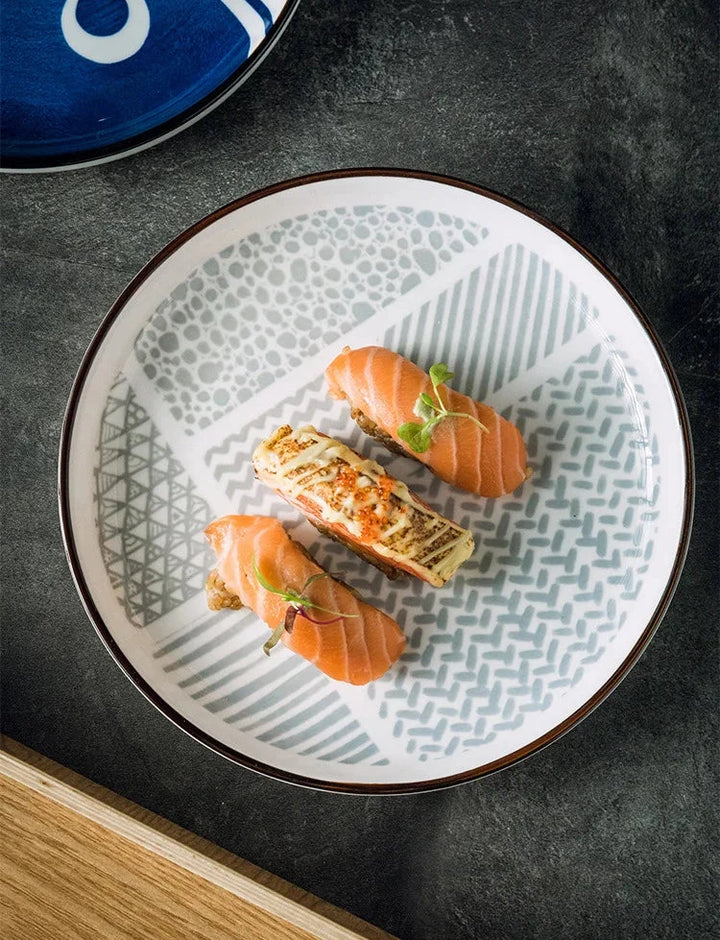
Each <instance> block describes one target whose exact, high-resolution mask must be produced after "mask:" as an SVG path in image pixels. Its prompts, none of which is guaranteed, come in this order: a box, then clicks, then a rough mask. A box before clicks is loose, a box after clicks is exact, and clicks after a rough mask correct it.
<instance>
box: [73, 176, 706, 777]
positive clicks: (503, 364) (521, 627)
mask: <svg viewBox="0 0 720 940" xmlns="http://www.w3.org/2000/svg"><path fill="white" fill-rule="evenodd" d="M369 344H377V345H383V346H387V347H389V348H391V349H394V350H396V351H398V352H400V353H402V354H403V355H406V356H408V357H409V358H411V359H413V360H414V361H416V362H418V363H419V364H420V365H422V366H423V367H424V368H428V367H429V366H430V365H432V363H434V362H438V361H443V362H447V363H449V364H450V367H451V369H452V370H453V371H454V372H455V373H456V377H455V379H454V380H453V386H454V387H455V388H458V389H460V390H462V391H463V392H465V393H467V394H469V395H472V396H473V397H476V398H480V399H483V400H485V401H487V402H489V403H490V404H493V405H494V406H495V407H496V408H497V409H499V410H500V411H501V412H502V413H503V414H504V415H506V416H507V417H509V418H510V419H511V420H512V421H514V422H516V423H517V424H518V426H519V427H520V429H521V431H522V433H523V436H524V438H525V441H526V443H527V447H528V455H529V462H530V464H531V466H532V467H533V468H534V475H533V477H532V479H531V480H530V481H529V482H527V483H525V484H524V485H523V487H522V488H521V489H520V490H518V491H517V492H516V493H514V494H512V495H511V496H507V497H505V498H503V499H498V500H487V499H480V498H477V497H475V496H471V495H469V494H467V493H463V492H461V491H459V490H456V489H453V488H452V487H450V486H448V485H447V484H444V483H441V482H440V481H439V480H437V479H436V478H434V477H433V476H432V475H431V474H430V473H429V471H428V470H427V469H425V468H424V467H422V466H421V465H419V464H418V463H416V462H414V461H412V460H410V459H408V458H404V457H394V456H392V455H390V454H389V453H388V452H387V451H385V450H384V449H383V448H382V447H380V446H379V445H377V444H375V443H374V442H373V441H371V440H370V439H369V438H367V437H365V436H364V435H363V434H362V433H361V432H360V431H359V430H358V429H357V428H356V427H355V425H354V424H353V422H352V421H351V419H350V415H349V409H348V407H347V405H346V404H344V403H340V402H335V401H333V400H332V399H330V398H329V397H328V395H327V391H326V387H325V382H324V378H323V370H324V369H325V367H326V366H327V364H328V363H329V362H330V361H331V359H332V358H333V357H334V356H335V355H336V354H337V353H338V352H339V351H340V350H341V348H342V347H343V346H345V345H350V346H353V347H356V346H364V345H369ZM284 423H288V424H292V425H293V426H297V425H299V424H304V423H312V424H314V425H315V426H316V427H318V429H320V430H322V431H324V432H326V433H328V434H330V435H332V436H334V437H338V438H340V439H341V440H344V441H346V442H347V443H349V444H350V445H351V446H352V447H354V448H355V449H357V450H360V451H361V452H362V453H364V454H367V455H369V456H372V457H374V458H375V459H377V460H379V461H380V462H381V463H383V464H384V465H385V466H386V467H387V468H388V470H389V472H390V473H391V474H393V475H394V476H397V477H399V478H401V479H403V480H405V481H406V482H407V483H408V484H409V485H410V486H411V487H412V488H413V489H414V490H415V491H416V492H417V493H418V494H419V495H420V496H421V497H422V498H424V499H425V500H426V501H427V502H429V503H430V504H431V505H432V506H434V507H435V508H437V509H438V510H440V511H441V512H443V513H444V514H446V515H448V516H450V517H452V518H453V519H455V520H456V521H457V522H459V523H460V524H462V525H463V526H467V527H468V528H470V529H471V530H472V531H473V533H474V535H475V540H476V545H477V548H476V551H475V553H474V555H473V557H472V558H471V559H470V560H469V561H468V562H467V563H466V564H465V565H464V566H463V567H462V568H461V570H460V571H459V572H458V574H457V575H456V576H455V577H454V578H453V579H452V580H451V582H450V583H449V584H448V585H447V586H446V587H445V588H443V589H440V590H438V589H434V588H432V587H430V586H429V585H427V584H424V583H421V582H419V581H415V580H411V579H408V580H406V581H401V582H396V583H391V582H389V581H387V580H386V579H385V578H384V577H383V575H381V574H380V573H379V572H377V571H376V570H375V569H374V568H372V567H370V566H369V565H367V564H366V563H365V562H363V561H361V560H360V559H358V558H356V557H355V556H354V555H353V554H351V553H350V552H349V551H347V550H346V549H344V548H343V547H341V546H339V545H337V544H336V543H334V542H331V541H329V540H328V539H325V538H323V537H322V536H320V535H318V533H317V532H316V531H315V530H314V529H313V528H312V527H311V526H310V525H309V524H308V523H306V522H305V521H304V520H303V519H302V517H301V516H300V515H299V514H298V513H297V512H296V511H295V510H293V509H292V508H291V507H289V506H288V505H287V504H285V503H284V502H283V501H282V500H281V499H280V498H279V497H276V496H275V495H274V494H273V493H272V492H271V491H270V490H268V489H267V488H265V487H263V485H262V484H260V483H257V482H256V481H255V480H254V477H253V472H252V467H251V464H250V455H251V453H252V451H253V450H254V448H255V446H256V445H257V443H258V442H259V441H260V440H261V439H262V438H263V437H265V436H267V435H268V434H269V433H270V432H271V431H272V430H274V429H275V428H276V427H277V426H278V425H280V424H284ZM60 502H61V517H62V524H63V532H64V538H65V543H66V548H67V553H68V557H69V560H70V565H71V568H72V571H73V575H74V577H75V579H76V582H77V585H78V589H79V591H80V594H81V596H82V599H83V601H84V603H85V606H86V608H87V611H88V613H89V615H90V618H91V620H92V621H93V623H94V624H95V627H96V628H97V630H98V632H99V634H100V636H101V637H102V639H103V641H104V642H105V644H106V645H107V647H108V649H109V650H110V651H111V653H112V654H113V656H114V657H115V658H116V660H117V661H118V663H119V664H120V666H121V667H122V668H123V669H124V670H125V672H126V673H127V675H128V676H129V677H130V678H131V679H132V681H133V682H134V683H135V684H136V685H137V686H138V688H139V689H140V690H141V691H142V692H144V694H145V695H146V696H147V697H148V698H149V699H150V701H152V702H153V703H154V704H155V705H156V706H157V707H158V708H159V709H160V710H161V711H162V712H163V713H164V714H165V715H167V716H168V717H169V718H170V719H171V720H173V721H174V722H176V723H177V724H178V725H179V726H180V727H181V728H183V729H184V730H185V731H187V732H188V733H190V734H191V735H192V736H193V737H195V738H196V739H198V740H199V741H201V742H202V743H204V744H206V745H208V746H209V747H211V748H213V749H214V750H216V751H217V752H219V753H221V754H223V755H225V756H226V757H229V758H231V759H233V760H236V761H238V762H239V763H241V764H244V765H245V766H248V767H251V768H253V769H255V770H259V771H261V772H264V773H267V774H270V775H272V776H275V777H277V778H280V779H283V780H288V781H291V782H294V783H300V784H305V785H308V786H315V787H321V788H327V789H334V790H344V791H355V792H409V791H416V790H422V789H432V788H437V787H440V786H445V785H450V784H454V783H458V782H461V781H465V780H469V779H472V778H474V777H478V776H480V775H482V774H485V773H488V772H490V771H493V770H497V769H499V768H502V767H506V766H508V765H509V764H511V763H513V762H514V761H516V760H518V759H520V758H521V757H524V756H526V755H528V754H530V753H532V752H533V751H535V750H537V749H538V748H539V747H541V746H543V745H544V744H547V743H548V742H550V741H552V740H554V739H556V738H557V737H559V736H560V735H561V734H562V733H563V732H565V731H566V730H567V729H569V728H570V727H572V725H573V724H575V723H576V722H577V721H579V720H580V719H581V718H582V717H584V716H585V715H587V714H588V713H589V711H590V710H591V709H592V708H594V707H595V706H596V705H597V704H598V703H599V702H600V701H602V699H603V698H604V697H605V696H606V695H607V694H608V693H609V692H610V691H611V690H612V689H613V688H614V687H615V686H616V685H617V684H618V683H619V682H620V680H621V679H622V677H623V676H624V675H625V674H626V673H627V672H628V670H629V669H630V667H631V666H632V665H633V663H634V662H635V661H636V660H637V658H638V656H639V655H640V653H641V652H642V650H643V648H644V647H645V645H646V644H647V642H648V641H649V639H650V637H651V635H652V633H653V632H654V630H655V628H656V627H657V625H658V623H659V620H660V618H661V617H662V615H663V613H664V611H665V609H666V607H667V605H668V603H669V601H670V597H671V595H672V592H673V590H674V587H675V585H676V582H677V580H678V577H679V574H680V570H681V567H682V562H683V559H684V555H685V551H686V546H687V540H688V534H689V529H690V520H691V514H692V464H691V451H690V439H689V432H688V423H687V418H686V416H685V410H684V406H683V404H682V399H681V396H680V392H679V389H678V386H677V382H676V380H675V378H674V376H673V373H672V370H671V368H670V366H669V364H668V362H667V359H666V357H665V355H664V353H663V351H662V349H661V348H660V346H659V344H658V341H657V339H656V338H655V336H654V334H653V332H652V330H651V328H650V326H649V325H648V323H647V321H646V320H645V319H644V317H643V316H642V314H641V313H640V312H639V310H638V309H637V308H636V306H635V305H634V304H633V303H632V301H631V300H630V299H629V297H628V296H627V294H626V293H625V292H624V291H623V290H622V289H621V288H620V287H619V285H618V284H617V283H616V282H615V281H614V280H613V278H612V277H611V276H610V275H609V274H608V273H607V272H606V271H605V270H604V269H603V268H602V267H601V266H600V265H599V264H598V262H597V261H595V260H594V259H593V258H591V257H590V256H589V255H588V254H587V253H586V252H585V251H584V250H583V249H582V248H580V247H579V246H578V245H576V244H574V243H573V242H572V241H571V239H570V238H568V236H566V235H564V234H563V233H562V232H559V231H558V230H557V229H555V228H554V227H553V226H551V225H549V224H548V223H547V222H544V221H543V220H542V219H539V218H538V217H537V216H535V215H534V214H533V213H531V212H529V211H527V210H525V209H522V208H521V207H519V206H517V205H515V204H512V203H510V202H509V201H508V200H506V199H504V198H502V197H500V196H497V195H495V194H493V193H490V192H487V191H484V190H481V189H478V188H476V187H473V186H470V185H468V184H465V183H460V182H457V181H454V180H448V179H441V178H437V177H430V176H428V175H423V174H416V173H405V172H398V171H375V170H360V171H343V172H339V173H330V174H323V175H321V176H315V177H310V178H305V179H301V180H294V181H290V182H287V183H283V184H280V185H278V186H274V187H271V188H269V189H266V190H264V191H262V192H260V193H255V194H253V195H251V196H247V197H245V198H244V199H241V200H239V201H238V202H236V203H233V204H232V205H230V206H227V207H225V208H224V209H221V210H219V211H218V212H216V213H214V214H213V215H212V216H210V217H208V218H207V219H205V220H203V221H202V222H199V223H198V224H197V225H195V226H193V228H191V229H190V230H189V231H187V232H185V233H184V234H183V235H181V236H180V237H179V238H177V239H176V240H175V241H174V242H173V243H172V244H171V245H169V246H168V247H167V248H166V249H164V250H163V251H162V252H161V253H160V254H159V255H158V256H157V257H156V258H155V259H154V260H153V261H152V262H150V264H148V265H147V267H145V268H144V269H143V271H141V272H140V274H139V275H138V276H137V277H136V278H135V280H134V281H133V282H132V283H131V284H130V286H129V287H128V288H127V289H126V291H125V292H124V293H123V294H122V296H121V297H120V298H119V300H118V301H117V302H116V304H115V305H114V306H113V308H112V310H111V311H110V313H109V314H108V316H107V318H106V319H105V321H104V322H103V324H102V326H101V328H100V330H99V331H98V334H97V335H96V337H95V338H94V340H93V342H92V344H91V346H90V349H89V350H88V352H87V354H86V356H85V359H84V360H83V363H82V365H81V367H80V371H79V373H78V377H77V380H76V382H75V386H74V388H73V391H72V394H71V397H70V402H69V406H68V412H67V416H66V422H65V427H64V432H63V439H62V446H61V455H60ZM228 512H238V513H259V514H268V515H275V516H277V517H279V518H280V519H282V520H283V522H284V523H285V524H286V526H287V528H288V530H289V531H290V532H291V534H292V536H293V537H294V538H296V539H299V540H300V541H301V542H303V543H304V544H305V545H307V546H308V547H309V548H310V550H311V551H312V553H313V554H314V555H315V557H316V558H317V560H318V562H319V563H320V564H321V565H323V566H324V567H326V568H328V569H329V570H330V571H332V572H333V573H334V574H336V575H338V576H339V577H341V578H342V579H343V580H345V581H347V582H349V583H350V584H352V585H353V586H354V587H355V588H357V589H358V590H359V591H360V592H361V594H362V595H363V596H364V597H365V598H366V599H368V600H370V601H371V602H373V603H376V604H377V605H378V606H380V607H382V608H383V609H384V610H385V611H387V612H388V613H390V614H391V615H392V616H394V617H395V618H396V619H397V620H398V622H399V623H400V625H401V627H402V628H403V630H404V632H405V634H406V636H407V638H408V650H407V653H406V654H405V655H404V656H403V658H402V659H401V660H400V661H399V662H398V663H397V664H396V665H395V666H394V667H393V668H392V669H391V670H390V671H389V672H388V673H387V675H386V676H384V677H383V678H382V679H380V680H378V681H377V682H375V683H372V684H371V685H369V686H365V687H361V688H353V687H350V686H347V685H345V684H342V683H336V682H333V681H332V680H330V679H328V678H326V677H325V676H324V675H322V674H321V673H319V672H318V671H317V670H316V669H315V667H314V666H312V665H310V664H309V663H307V662H306V661H304V660H302V659H300V658H299V657H297V656H295V655H293V654H292V653H290V652H289V651H287V650H286V649H284V648H283V647H278V648H276V650H275V651H274V652H273V655H272V657H271V658H270V659H267V658H266V657H265V656H264V655H263V653H262V649H261V647H262V643H263V642H264V640H265V639H267V636H268V629H267V627H266V626H265V625H264V624H262V623H261V622H260V621H259V620H258V618H257V617H255V615H254V614H252V613H251V612H248V611H241V612H230V611H223V612H220V613H213V612H210V611H209V610H208V609H207V607H206V605H205V599H204V592H203V583H204V580H205V577H206V574H207V572H208V570H209V568H210V567H211V566H212V556H211V553H210V551H209V549H208V548H207V547H206V545H205V542H204V539H203V535H202V532H203V528H204V527H205V525H206V524H207V523H208V522H209V521H210V520H211V519H212V518H214V517H215V516H218V515H222V514H224V513H228Z"/></svg>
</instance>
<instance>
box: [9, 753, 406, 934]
mask: <svg viewBox="0 0 720 940" xmlns="http://www.w3.org/2000/svg"><path fill="white" fill-rule="evenodd" d="M0 829H1V832H2V837H1V842H2V844H1V845H0V935H1V936H2V937H3V940H28V938H32V940H34V938H38V940H44V938H48V940H65V938H68V940H70V938H73V940H86V938H87V940H98V938H116V937H117V938H131V940H136V938H137V940H146V938H153V940H156V938H157V940H165V938H168V940H170V938H172V940H177V938H181V937H182V938H188V940H195V938H198V940H200V938H203V940H204V938H213V940H215V938H217V940H225V938H233V940H237V938H242V940H270V938H272V940H392V938H390V936H389V935H388V934H386V933H384V932H383V931H381V930H379V929H378V928H376V927H373V926H372V925H370V924H367V923H366V922H365V921H361V920H359V919H358V918H356V917H354V916H352V915H351V914H349V913H347V912H345V911H342V910H340V909H339V908H336V907H334V906H333V905H330V904H327V903H326V902H324V901H321V900H320V899H318V898H316V897H314V896H313V895H310V894H308V893H307V892H304V891H302V890H301V889H300V888H297V887H296V886H294V885H291V884H289V883H288V882H286V881H283V880H282V879H280V878H277V877H276V876H274V875H271V874H269V873H268V872H265V871H263V870H262V869H260V868H258V867H257V866H255V865H252V864H251V863H249V862H247V861H245V860H243V859H240V858H238V857H237V856H235V855H232V854H231V853H229V852H226V851H224V850H223V849H220V848H219V847H218V846H215V845H213V844H212V843H209V842H207V841H206V840H204V839H201V838H200V837H199V836H195V835H193V834H192V833H189V832H187V831H186V830H184V829H181V828H180V827H179V826H175V825H174V824H173V823H170V822H169V821H168V820H165V819H162V818H161V817H159V816H156V815H155V814H154V813H150V812H149V811H148V810H144V809H142V808H141V807H139V806H137V805H136V804H134V803H131V802H130V801H128V800H125V799H123V798H122V797H119V796H118V795H117V794H114V793H111V792H110V791H108V790H105V789H104V788H103V787H100V786H98V785H97V784H94V783H92V782H91V781H89V780H86V779H84V778H82V777H79V776H78V775H77V774H73V773H72V771H69V770H67V769H66V768H62V767H60V766H59V765H57V764H55V763H54V762H52V761H50V760H48V759H47V758H44V757H42V756H41V755H39V754H35V753H34V752H32V751H29V750H28V749H27V748H24V747H23V746H22V745H19V744H17V743H16V742H14V741H11V740H9V739H7V738H3V739H2V751H0Z"/></svg>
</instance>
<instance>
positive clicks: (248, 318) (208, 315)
mask: <svg viewBox="0 0 720 940" xmlns="http://www.w3.org/2000/svg"><path fill="white" fill-rule="evenodd" d="M487 234H488V233H487V230H486V229H484V228H483V229H479V228H478V226H477V225H475V223H473V222H468V221H466V220H464V219H460V218H456V217H453V216H450V215H446V214H444V213H434V212H429V211H424V212H417V211H416V210H414V209H411V208H407V207H388V206H374V205H367V206H362V205H361V206H354V207H352V208H345V207H342V206H340V207H338V208H337V209H334V210H324V209H323V210H320V211H318V212H315V213H313V214H312V215H300V216H297V217H296V218H293V219H287V220H285V221H283V222H281V223H279V224H277V225H274V226H270V227H269V228H268V229H266V230H264V231H262V232H258V233H255V234H253V235H250V236H249V237H248V238H245V239H244V240H243V241H242V242H240V243H238V244H234V245H229V246H228V247H227V248H226V249H224V250H223V251H221V252H220V253H219V254H218V255H216V256H215V257H212V258H210V259H208V260H207V261H206V262H205V264H204V265H203V266H202V267H201V268H198V269H197V270H195V271H193V272H192V274H191V275H190V276H189V277H188V278H187V280H186V281H184V282H183V283H182V284H179V285H178V286H177V287H176V288H175V290H173V292H172V294H171V296H170V298H169V299H168V300H166V301H164V302H163V303H162V304H161V305H160V306H159V307H158V309H157V310H156V311H155V314H154V316H153V317H152V319H151V320H150V322H149V323H148V325H147V326H146V327H145V328H144V329H143V331H142V332H141V333H140V335H139V336H138V338H137V340H136V343H135V354H136V356H137V359H138V361H139V363H140V364H141V366H142V368H143V370H144V372H145V375H146V377H147V378H148V379H149V380H150V381H152V382H154V383H155V384H156V386H157V388H158V391H159V392H160V393H161V395H162V396H163V398H164V399H165V401H166V403H167V404H168V406H169V407H170V411H171V413H172V415H173V416H174V418H175V419H176V420H177V421H179V422H181V423H182V424H183V426H184V428H185V431H186V433H187V434H192V433H194V432H195V431H196V430H197V429H203V428H206V427H208V426H210V424H212V423H213V422H214V421H217V420H218V419H219V418H220V417H222V415H224V414H226V413H227V412H228V411H230V410H231V409H232V408H233V407H236V406H237V404H238V403H242V402H244V401H247V400H248V399H249V398H251V397H252V396H253V395H255V394H257V393H258V392H261V391H262V390H263V389H264V388H267V387H268V386H269V385H271V384H273V383H274V382H276V381H277V380H278V379H281V378H283V376H285V375H286V374H287V373H288V372H290V371H291V370H292V369H295V368H297V367H298V366H300V365H301V364H302V361H303V359H304V358H306V357H308V356H312V355H315V354H316V353H318V352H320V350H321V349H322V348H323V347H324V346H326V345H328V344H329V343H332V342H334V341H335V340H337V339H339V338H340V337H341V336H342V335H343V334H344V333H346V332H347V331H348V330H349V329H352V327H354V326H356V325H357V324H358V323H361V322H362V321H363V320H366V319H367V318H368V317H370V316H372V314H374V313H375V312H376V311H377V310H378V308H380V307H383V306H386V305H387V304H389V303H391V302H392V301H393V300H395V299H397V298H398V297H399V296H401V295H402V294H404V293H406V292H407V291H409V290H410V289H411V288H413V287H415V286H416V285H418V284H419V283H420V282H421V281H422V280H424V279H427V278H428V277H431V276H432V275H434V274H435V273H436V272H437V271H439V270H441V269H442V267H443V266H444V265H445V264H447V263H448V262H449V261H451V260H453V258H456V257H458V256H460V255H461V254H463V253H464V252H466V251H468V250H472V249H473V248H475V247H476V246H477V245H478V244H479V243H480V241H481V240H482V239H483V238H484V237H486V235H487Z"/></svg>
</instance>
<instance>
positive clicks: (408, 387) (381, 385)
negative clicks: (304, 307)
mask: <svg viewBox="0 0 720 940" xmlns="http://www.w3.org/2000/svg"><path fill="white" fill-rule="evenodd" d="M325 377H326V379H327V381H328V386H329V390H330V395H331V396H332V397H333V398H344V399H347V401H348V403H349V404H350V407H351V409H352V411H351V414H352V418H353V420H354V421H356V422H357V424H358V425H359V426H360V428H362V430H363V431H364V432H365V433H366V434H370V435H371V436H372V437H374V438H376V439H377V440H379V441H380V442H381V443H383V444H384V445H385V446H386V447H388V448H389V449H390V450H394V451H397V452H399V453H404V454H405V455H406V456H409V457H414V458H415V459H416V460H419V461H420V462H421V463H424V464H425V465H426V466H427V467H429V469H430V470H432V471H433V473H435V474H436V475H437V476H439V477H440V479H441V480H445V481H446V482H447V483H451V484H452V485H454V486H458V487H460V489H463V490H467V491H468V492H470V493H476V494H477V495H479V496H503V495H504V494H506V493H512V492H513V490H516V489H517V488H518V487H519V486H520V484H521V483H522V482H523V481H524V480H526V479H527V478H528V477H529V476H530V471H529V469H528V466H527V454H526V451H525V444H524V443H523V439H522V437H521V436H520V432H519V431H518V429H517V428H516V427H515V425H513V424H511V422H510V421H508V420H506V419H505V418H503V417H501V416H500V415H499V414H498V413H497V412H496V411H495V410H494V409H493V408H491V407H490V406H489V405H484V404H482V403H480V402H477V401H474V400H473V399H472V398H469V397H468V396H467V395H462V394H461V393H460V392H456V391H455V390H454V389H452V388H448V387H447V385H445V382H447V381H449V380H450V379H451V378H452V377H453V373H452V372H450V371H448V368H447V366H446V365H445V364H444V363H438V364H437V365H435V366H433V367H432V368H431V370H430V374H429V375H428V374H427V373H425V372H423V371H422V369H420V368H419V366H416V365H415V364H414V363H412V362H410V360H409V359H405V358H404V357H403V356H400V355H398V354H397V353H395V352H392V351H391V350H389V349H384V348H382V347H381V346H366V347H364V348H362V349H350V347H346V348H345V349H344V350H343V351H342V352H341V353H340V355H339V356H336V358H335V359H333V361H332V362H331V363H330V365H329V366H328V368H327V369H326V370H325Z"/></svg>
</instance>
